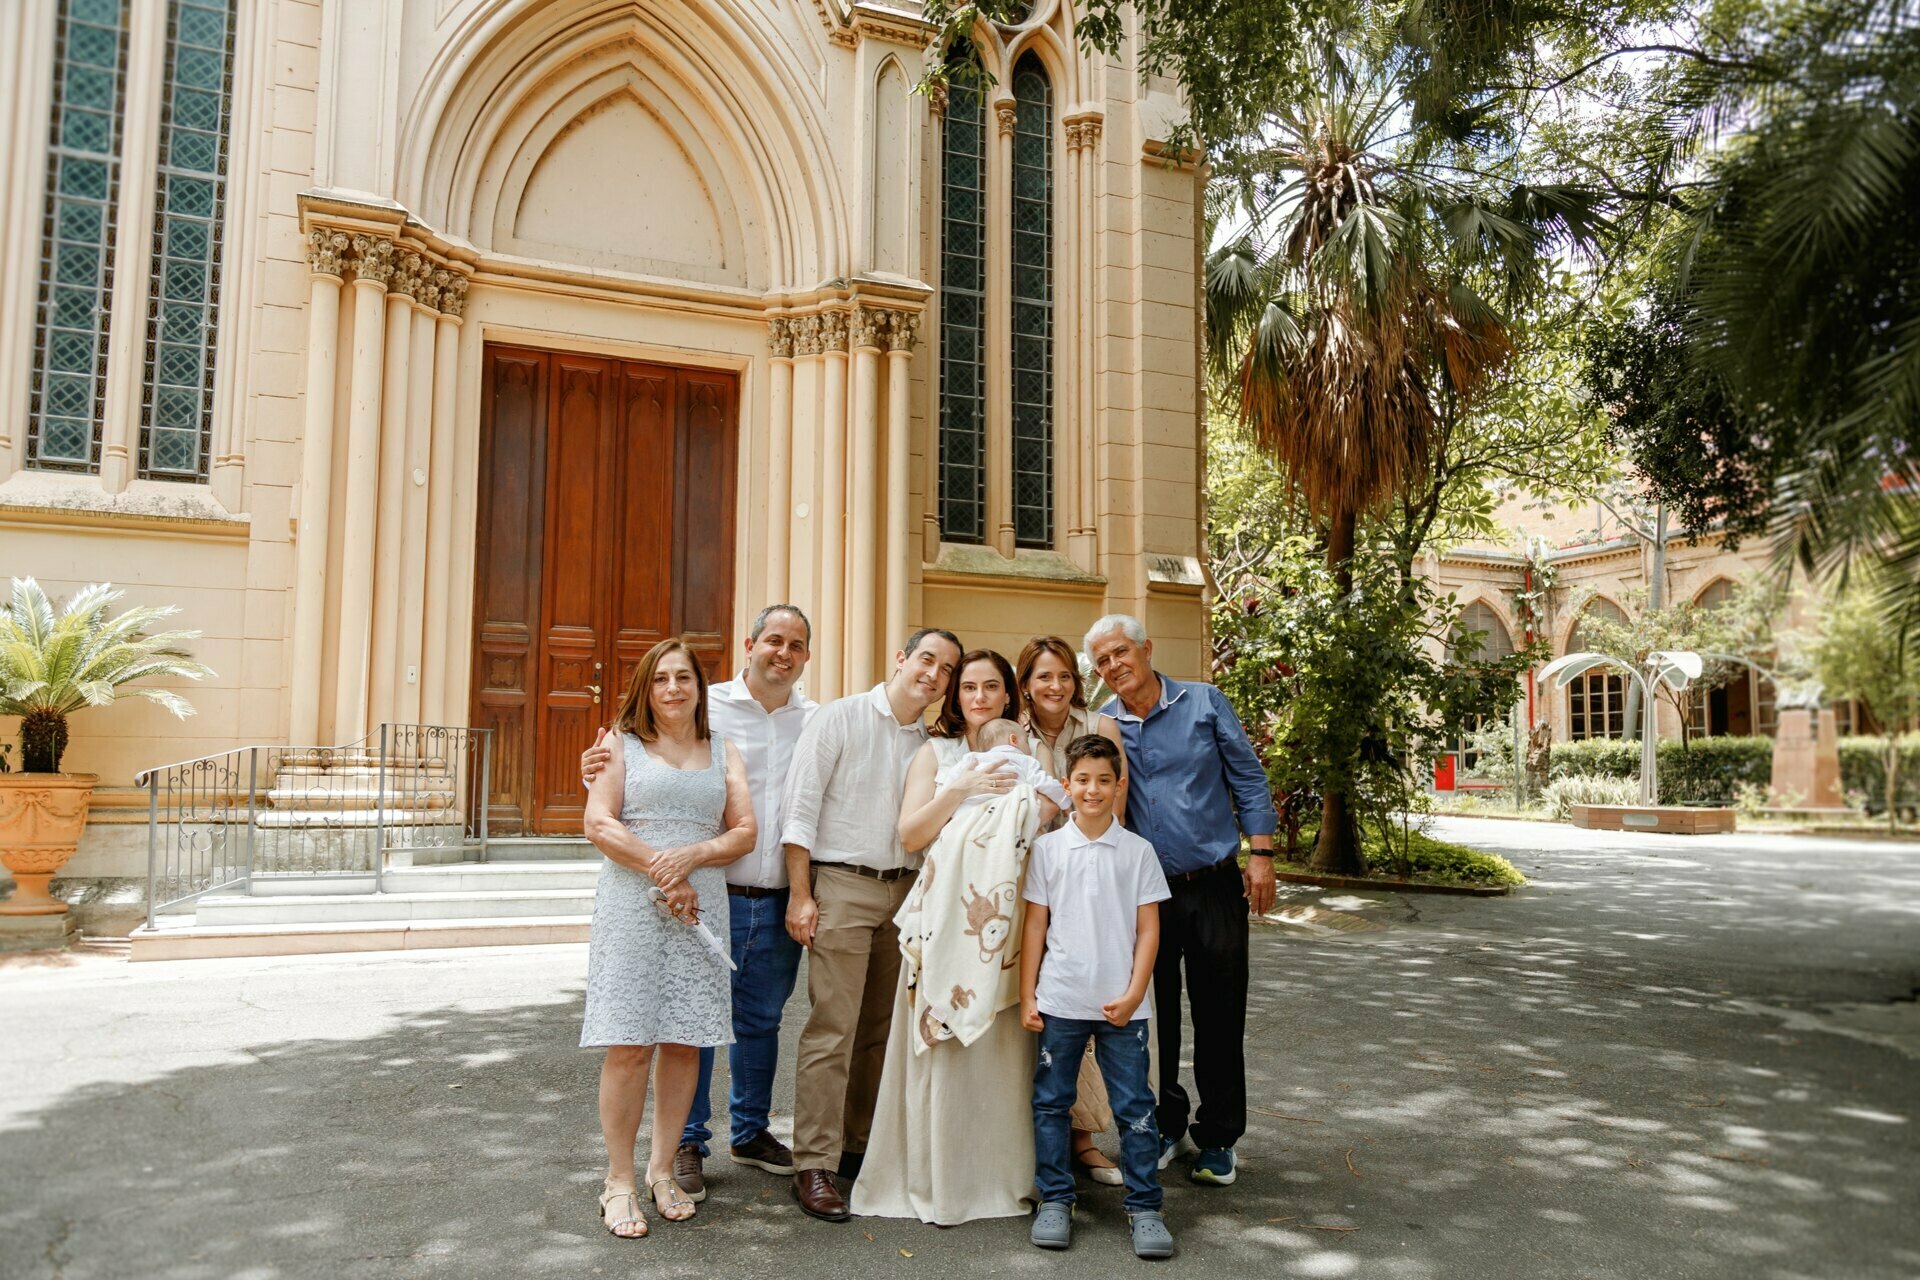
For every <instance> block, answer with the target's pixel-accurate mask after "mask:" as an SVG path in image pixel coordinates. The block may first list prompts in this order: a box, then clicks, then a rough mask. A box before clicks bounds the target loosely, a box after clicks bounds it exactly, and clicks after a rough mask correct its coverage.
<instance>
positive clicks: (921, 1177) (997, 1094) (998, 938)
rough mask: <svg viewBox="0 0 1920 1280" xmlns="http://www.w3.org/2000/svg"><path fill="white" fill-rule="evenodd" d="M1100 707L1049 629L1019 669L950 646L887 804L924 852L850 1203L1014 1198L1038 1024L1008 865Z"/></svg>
mask: <svg viewBox="0 0 1920 1280" xmlns="http://www.w3.org/2000/svg"><path fill="white" fill-rule="evenodd" d="M1023 694H1027V695H1030V696H1031V697H1032V698H1033V702H1032V703H1031V704H1030V703H1029V700H1028V696H1023ZM1076 717H1077V718H1078V721H1077V722H1078V724H1079V725H1080V728H1079V729H1078V730H1076V729H1075V727H1074V726H1075V723H1076ZM1090 720H1091V721H1092V722H1094V723H1089V721H1090ZM1103 721H1104V722H1107V723H1110V721H1109V720H1108V719H1107V718H1106V717H1089V716H1088V712H1087V706H1086V697H1085V694H1084V690H1083V689H1082V687H1081V683H1080V679H1079V670H1078V666H1077V664H1076V663H1075V662H1074V660H1073V650H1072V649H1071V648H1070V647H1068V645H1067V644H1066V642H1065V641H1063V640H1060V639H1059V638H1057V637H1052V636H1046V637H1041V638H1039V639H1037V640H1035V641H1033V642H1032V643H1030V644H1028V645H1027V647H1026V649H1025V650H1023V651H1022V653H1021V663H1020V670H1019V671H1018V672H1016V671H1015V669H1014V666H1013V664H1011V663H1009V662H1008V661H1007V660H1006V658H1005V657H1003V656H1001V655H1000V654H998V653H995V652H993V651H991V650H986V649H979V650H975V651H973V652H971V653H968V654H966V655H964V656H963V657H962V658H961V660H960V666H959V668H958V670H957V671H956V672H955V674H954V677H953V680H952V682H951V683H950V684H949V686H948V690H947V697H946V702H945V704H944V705H943V707H942V709H941V713H940V716H939V719H938V720H937V721H936V722H935V724H934V727H933V736H932V738H931V739H930V740H929V741H928V743H927V744H926V745H925V746H924V747H922V748H921V749H920V751H919V753H918V755H916V756H915V757H914V760H913V763H912V765H911V766H910V768H909V770H908V773H907V780H906V787H905V793H904V795H903V798H902V803H901V806H900V838H901V840H902V842H903V843H904V844H905V845H906V846H907V848H909V849H916V850H925V851H926V862H925V864H924V865H923V867H922V869H921V872H920V876H919V880H918V883H917V885H916V887H915V890H914V892H913V894H912V895H911V896H910V897H909V898H908V901H907V905H906V908H905V909H904V910H903V911H902V914H901V933H902V942H903V949H904V950H906V952H907V954H906V956H904V957H903V963H902V965H901V975H900V983H899V987H898V989H897V991H896V993H895V997H894V1015H893V1022H892V1029H891V1031H890V1033H889V1036H888V1040H887V1054H886V1067H885V1069H884V1072H883V1074H882V1077H881V1083H880V1096H879V1100H878V1103H877V1105H876V1107H875V1111H874V1117H873V1130H872V1136H871V1138H870V1139H869V1141H868V1145H867V1153H866V1161H865V1164H864V1166H863V1167H862V1169H861V1171H860V1177H859V1179H858V1180H857V1181H856V1182H855V1184H854V1189H853V1200H852V1206H851V1207H852V1209H853V1212H855V1213H857V1214H862V1215H865V1216H871V1217H901V1218H906V1217H913V1218H919V1219H920V1220H921V1221H923V1222H932V1223H938V1224H940V1225H943V1226H951V1225H954V1224H957V1223H961V1222H968V1221H971V1220H973V1219H975V1218H1000V1217H1016V1216H1020V1215H1024V1214H1025V1213H1027V1211H1028V1205H1027V1201H1028V1200H1029V1198H1030V1194H1031V1190H1032V1183H1033V1123H1032V1113H1031V1108H1030V1107H1029V1105H1028V1103H1029V1099H1030V1097H1031V1095H1032V1090H1033V1064H1034V1038H1033V1036H1032V1034H1031V1033H1030V1032H1028V1031H1026V1030H1025V1029H1024V1028H1023V1027H1022V1026H1021V1025H1020V1020H1019V1010H1018V1008H1017V1001H1018V990H1017V983H1018V973H1019V938H1020V923H1021V918H1022V916H1023V914H1024V904H1023V903H1022V901H1021V898H1020V879H1021V875H1022V873H1023V872H1024V869H1025V862H1026V854H1027V851H1028V849H1029V848H1030V847H1031V845H1032V841H1033V837H1034V836H1035V835H1036V834H1037V833H1038V832H1039V831H1041V830H1044V829H1046V828H1047V827H1049V826H1051V825H1052V824H1053V822H1054V821H1055V819H1056V818H1057V816H1058V814H1059V812H1060V809H1061V807H1062V805H1063V803H1064V792H1063V791H1062V790H1061V789H1060V787H1059V784H1058V783H1057V782H1056V781H1054V779H1055V777H1057V774H1058V772H1059V768H1060V766H1062V765H1064V763H1065V754H1066V745H1067V743H1068V742H1069V741H1071V739H1072V737H1073V736H1074V734H1075V732H1096V731H1098V730H1097V729H1096V728H1095V727H1094V725H1095V724H1097V723H1099V722H1103ZM1009 722H1011V723H1009ZM1029 730H1030V731H1031V736H1029ZM1049 792H1050V793H1051V794H1052V798H1049V796H1048V794H1047V793H1049ZM1122 795H1123V798H1124V792H1123V793H1122ZM916 957H917V959H916ZM1089 1074H1091V1075H1092V1087H1089V1084H1088V1081H1087V1078H1086V1077H1087V1076H1088V1075H1089ZM1081 1076H1082V1078H1081V1090H1080V1092H1081V1097H1082V1098H1083V1099H1086V1102H1085V1103H1083V1104H1082V1105H1081V1106H1079V1107H1076V1108H1075V1110H1074V1116H1073V1123H1074V1128H1075V1130H1076V1132H1075V1135H1074V1146H1075V1151H1076V1155H1077V1156H1079V1157H1080V1159H1081V1162H1082V1164H1083V1167H1086V1168H1087V1169H1088V1172H1089V1173H1090V1174H1091V1175H1092V1176H1094V1177H1095V1178H1096V1180H1098V1179H1099V1173H1098V1172H1097V1171H1098V1170H1099V1169H1100V1168H1101V1167H1102V1166H1105V1167H1106V1168H1109V1169H1110V1168H1111V1167H1112V1162H1111V1161H1110V1160H1107V1159H1106V1158H1105V1157H1104V1156H1102V1155H1100V1153H1099V1152H1098V1151H1097V1150H1094V1149H1093V1137H1092V1131H1097V1130H1101V1129H1104V1128H1106V1127H1107V1126H1109V1125H1110V1124H1111V1123H1112V1114H1111V1112H1110V1111H1109V1110H1108V1109H1107V1107H1106V1101H1105V1091H1104V1090H1103V1089H1100V1088H1099V1087H1098V1086H1099V1075H1098V1072H1097V1071H1094V1072H1088V1071H1086V1070H1083V1071H1082V1073H1081ZM1089 1153H1090V1155H1089ZM1096 1162H1097V1163H1096ZM1116 1172H1117V1171H1116Z"/></svg>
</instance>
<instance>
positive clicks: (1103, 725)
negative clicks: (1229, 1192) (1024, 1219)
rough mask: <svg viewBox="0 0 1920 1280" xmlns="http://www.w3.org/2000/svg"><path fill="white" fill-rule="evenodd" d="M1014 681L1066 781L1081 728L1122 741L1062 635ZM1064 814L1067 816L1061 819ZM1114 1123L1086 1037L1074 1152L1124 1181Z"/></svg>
mask: <svg viewBox="0 0 1920 1280" xmlns="http://www.w3.org/2000/svg"><path fill="white" fill-rule="evenodd" d="M1014 675H1015V683H1017V684H1018V685H1019V687H1020V692H1021V694H1022V695H1023V696H1022V698H1021V701H1022V702H1024V703H1025V704H1026V710H1025V712H1024V713H1023V714H1022V715H1021V717H1020V722H1021V723H1022V724H1023V725H1025V726H1026V730H1027V736H1028V738H1029V739H1030V740H1031V742H1032V745H1033V758H1034V759H1036V760H1038V761H1039V762H1040V764H1041V766H1042V767H1043V768H1045V769H1046V771H1047V772H1048V773H1050V774H1052V775H1053V776H1054V777H1056V778H1058V779H1060V780H1061V781H1062V782H1065V781H1066V773H1067V746H1068V744H1070V743H1071V742H1072V741H1073V740H1074V739H1075V738H1078V737H1080V736H1081V735H1082V734H1088V733H1097V734H1099V735H1100V736H1101V737H1103V738H1109V739H1111V740H1112V741H1113V745H1114V746H1116V747H1119V746H1120V730H1119V728H1118V727H1117V725H1116V724H1115V722H1114V719H1113V717H1112V716H1102V715H1095V714H1094V713H1093V712H1092V711H1091V710H1089V709H1088V707H1087V690H1086V686H1085V685H1084V684H1083V683H1082V682H1081V679H1080V663H1079V662H1078V660H1077V659H1076V658H1075V657H1074V652H1073V646H1072V645H1070V644H1068V643H1067V642H1066V641H1065V640H1062V639H1061V638H1060V637H1059V636H1035V637H1034V638H1033V639H1031V640H1029V641H1027V647H1026V648H1024V649H1022V650H1021V651H1020V660H1019V661H1018V662H1016V663H1015V664H1014ZM1120 760H1121V767H1120V796H1119V799H1118V800H1117V801H1116V802H1115V803H1114V806H1113V811H1114V816H1115V817H1116V818H1119V819H1121V820H1122V821H1125V819H1126V814H1127V774H1126V749H1125V748H1124V747H1122V748H1121V753H1120ZM1062 820H1063V821H1064V820H1065V819H1064V818H1063V819H1062ZM1112 1127H1113V1108H1112V1107H1111V1106H1109V1105H1108V1103H1107V1086H1106V1083H1105V1082H1104V1081H1103V1080H1102V1079H1101V1078H1100V1072H1099V1071H1098V1070H1097V1069H1096V1068H1095V1067H1094V1064H1093V1042H1092V1041H1091V1040H1089V1041H1088V1042H1087V1059H1086V1061H1085V1062H1083V1063H1081V1066H1080V1096H1079V1100H1078V1101H1077V1102H1076V1103H1075V1104H1074V1108H1073V1158H1074V1161H1075V1162H1076V1163H1078V1164H1079V1165H1080V1167H1081V1168H1083V1169H1085V1170H1086V1172H1087V1176H1088V1177H1089V1178H1092V1179H1093V1180H1094V1181H1095V1182H1098V1183H1101V1184H1103V1185H1105V1186H1110V1187H1117V1186H1119V1185H1120V1184H1121V1177H1120V1170H1119V1168H1118V1167H1117V1166H1115V1164H1114V1163H1113V1160H1112V1159H1111V1158H1110V1157H1109V1156H1108V1155H1107V1154H1106V1153H1105V1152H1104V1151H1102V1150H1100V1148H1099V1147H1098V1146H1096V1145H1094V1135H1095V1134H1098V1133H1104V1132H1106V1131H1107V1130H1108V1129H1111V1128H1112Z"/></svg>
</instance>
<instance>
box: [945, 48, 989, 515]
mask: <svg viewBox="0 0 1920 1280" xmlns="http://www.w3.org/2000/svg"><path fill="white" fill-rule="evenodd" d="M943 142H944V145H943V147H942V156H941V163H942V165H943V166H944V169H943V172H942V180H941V186H940V535H941V537H943V538H945V539H946V540H947V541H949V542H984V541H986V537H987V388H986V375H987V368H986V329H987V272H986V234H987V222H986V195H987V190H986V188H987V182H986V178H987V124H986V100H985V94H984V93H983V92H982V86H981V84H980V83H979V82H978V81H977V80H971V79H968V78H966V77H963V76H955V77H954V80H953V82H952V84H951V85H950V86H949V88H948V91H947V117H946V123H945V126H944V138H943Z"/></svg>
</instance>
